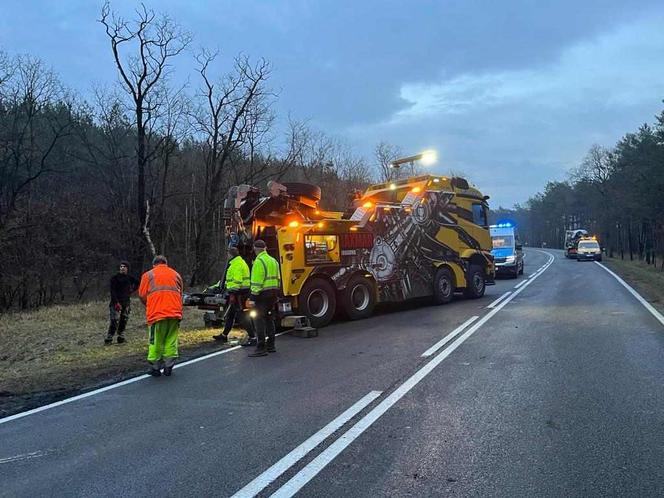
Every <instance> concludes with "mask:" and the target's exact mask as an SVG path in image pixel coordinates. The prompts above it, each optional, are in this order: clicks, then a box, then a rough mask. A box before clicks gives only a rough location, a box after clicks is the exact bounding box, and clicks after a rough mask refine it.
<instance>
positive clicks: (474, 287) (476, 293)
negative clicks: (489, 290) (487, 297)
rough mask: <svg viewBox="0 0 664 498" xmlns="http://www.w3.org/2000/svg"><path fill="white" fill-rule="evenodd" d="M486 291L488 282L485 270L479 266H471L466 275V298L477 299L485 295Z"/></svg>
mask: <svg viewBox="0 0 664 498" xmlns="http://www.w3.org/2000/svg"><path fill="white" fill-rule="evenodd" d="M485 290H486V280H485V278H484V268H482V267H481V266H477V265H470V268H468V274H467V275H466V289H465V290H464V291H463V293H464V295H465V296H466V297H469V298H471V299H477V298H478V297H482V296H483V295H484V291H485Z"/></svg>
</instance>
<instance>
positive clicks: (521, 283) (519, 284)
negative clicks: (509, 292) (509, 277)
mask: <svg viewBox="0 0 664 498" xmlns="http://www.w3.org/2000/svg"><path fill="white" fill-rule="evenodd" d="M527 281H528V279H525V278H524V279H523V280H522V281H521V282H519V283H518V284H516V285H515V286H514V288H515V289H518V288H519V287H521V286H522V285H523V284H525V283H526V282H527Z"/></svg>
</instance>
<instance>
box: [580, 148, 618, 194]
mask: <svg viewBox="0 0 664 498" xmlns="http://www.w3.org/2000/svg"><path fill="white" fill-rule="evenodd" d="M613 167H614V161H613V155H612V153H611V151H610V150H608V149H607V148H605V147H602V146H601V145H598V144H594V145H593V146H592V147H591V148H590V150H589V151H588V153H587V154H586V156H585V157H584V159H583V161H582V162H581V165H580V166H579V167H578V168H577V169H575V170H573V171H572V173H571V177H572V180H574V181H577V182H578V181H583V180H586V181H589V182H591V183H593V185H595V187H596V188H597V189H598V190H599V192H600V193H601V194H602V195H603V196H604V195H605V194H606V185H607V182H608V180H609V178H611V174H612V173H613Z"/></svg>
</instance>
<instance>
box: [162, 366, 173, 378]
mask: <svg viewBox="0 0 664 498" xmlns="http://www.w3.org/2000/svg"><path fill="white" fill-rule="evenodd" d="M171 372H173V367H164V375H165V376H166V377H170V376H171Z"/></svg>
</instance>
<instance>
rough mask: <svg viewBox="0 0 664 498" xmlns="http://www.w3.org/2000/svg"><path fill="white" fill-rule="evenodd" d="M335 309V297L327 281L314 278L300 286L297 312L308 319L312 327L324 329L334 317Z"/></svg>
mask: <svg viewBox="0 0 664 498" xmlns="http://www.w3.org/2000/svg"><path fill="white" fill-rule="evenodd" d="M336 309H337V296H336V293H335V291H334V288H333V287H332V285H331V284H330V283H329V282H328V281H327V280H325V279H323V278H315V277H314V278H312V279H311V280H308V281H307V282H306V283H305V284H304V285H303V286H302V290H301V291H300V295H299V296H298V306H297V311H298V313H299V314H300V315H304V316H306V317H307V318H309V321H310V322H311V326H312V327H315V328H320V327H325V325H327V324H328V323H330V321H331V320H332V318H333V317H334V313H335V311H336Z"/></svg>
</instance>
